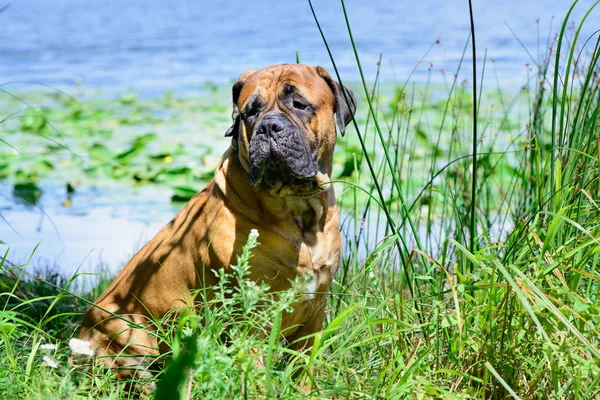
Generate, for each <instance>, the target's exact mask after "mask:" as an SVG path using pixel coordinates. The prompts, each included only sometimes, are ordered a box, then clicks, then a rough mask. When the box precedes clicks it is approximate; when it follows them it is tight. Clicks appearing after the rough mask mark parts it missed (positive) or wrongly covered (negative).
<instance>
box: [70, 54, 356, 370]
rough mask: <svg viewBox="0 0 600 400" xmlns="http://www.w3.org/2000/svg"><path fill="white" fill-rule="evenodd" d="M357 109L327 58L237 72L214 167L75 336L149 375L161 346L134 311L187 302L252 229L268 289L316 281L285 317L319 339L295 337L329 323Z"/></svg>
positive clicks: (258, 272)
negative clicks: (342, 140)
mask: <svg viewBox="0 0 600 400" xmlns="http://www.w3.org/2000/svg"><path fill="white" fill-rule="evenodd" d="M344 91H345V95H344ZM346 99H348V100H349V101H350V107H348V106H347V101H346ZM354 111H355V99H354V95H353V94H352V92H351V91H350V90H348V89H346V88H344V87H342V86H341V85H340V84H339V83H337V82H335V81H334V80H333V79H332V78H331V76H330V75H329V74H328V73H327V71H326V70H325V69H324V68H322V67H316V68H315V67H311V66H306V65H294V64H290V65H286V64H284V65H274V66H271V67H267V68H264V69H261V70H259V71H249V72H246V73H244V74H242V76H241V77H240V80H239V81H238V82H237V83H235V85H234V86H233V126H232V127H231V128H230V129H229V131H228V132H227V134H226V136H232V145H231V147H230V148H229V149H228V150H227V151H226V152H225V154H224V155H223V158H222V159H221V162H220V164H219V166H218V168H217V170H216V172H215V178H214V179H213V181H211V182H210V183H209V184H208V186H206V188H204V190H202V191H201V192H200V193H198V194H197V195H196V196H194V197H193V198H192V199H191V200H190V202H189V203H188V204H187V205H186V206H185V208H184V209H183V210H182V211H181V212H180V213H179V214H177V216H175V218H174V219H173V220H172V221H171V222H169V223H168V224H167V225H166V226H165V227H164V228H163V229H162V230H161V231H160V232H159V233H158V234H157V235H156V236H155V237H154V238H153V239H152V240H151V241H150V242H149V243H148V244H146V245H145V246H144V247H143V248H142V249H141V250H140V251H139V252H138V253H137V254H136V255H135V256H134V257H133V259H132V260H131V261H130V262H129V263H128V264H127V265H126V266H125V268H123V270H122V271H121V273H120V274H119V275H118V276H117V278H116V279H115V280H114V281H113V282H112V284H111V285H110V286H109V287H108V289H107V290H106V292H104V294H103V295H102V296H100V298H99V299H98V300H97V301H96V304H95V305H94V306H92V307H90V309H89V310H88V311H87V312H86V314H85V317H84V319H83V324H82V327H81V333H80V335H79V337H80V339H83V340H87V341H89V342H91V345H92V348H93V349H94V351H95V354H96V356H105V357H106V358H105V359H106V362H107V365H109V366H112V367H116V368H118V375H119V376H120V377H125V376H130V375H132V374H134V375H137V376H138V377H149V376H150V374H148V373H147V372H143V366H142V365H143V364H146V363H147V362H148V361H150V360H149V359H152V358H153V357H154V356H156V355H158V354H159V353H160V351H161V349H159V346H158V343H157V340H156V338H155V337H154V336H152V335H150V334H148V333H147V332H145V331H143V330H140V329H135V328H132V327H131V323H133V324H139V325H141V326H145V327H148V328H149V329H152V324H150V323H149V321H150V320H156V319H160V318H162V317H163V316H164V315H165V314H167V313H168V312H170V311H171V310H176V309H178V308H181V307H184V306H186V305H188V303H189V298H190V296H189V293H190V291H192V290H194V289H199V288H203V287H211V286H213V285H215V284H216V283H217V278H216V277H215V274H214V273H213V272H212V271H210V270H214V269H218V268H230V265H232V264H235V263H236V256H237V255H239V254H241V251H242V246H243V245H244V244H245V243H246V241H247V238H248V235H249V233H250V231H251V229H257V230H258V231H259V233H260V242H261V245H260V246H259V247H257V248H255V249H254V250H253V254H254V256H253V258H252V260H251V264H252V268H251V275H250V279H252V280H254V281H262V280H265V281H267V282H268V284H269V286H270V287H271V290H273V291H281V290H285V289H288V288H290V282H292V281H293V280H294V279H295V278H296V277H298V276H304V275H309V277H310V278H311V279H312V280H313V281H314V283H315V287H316V288H315V290H314V294H312V295H308V296H305V298H304V299H303V300H301V301H298V302H297V303H296V304H295V305H294V312H291V313H285V315H283V316H282V324H281V328H282V332H284V335H285V336H286V339H287V341H288V343H292V346H293V347H294V348H296V349H306V348H309V347H310V346H312V340H311V339H306V340H296V339H298V338H302V337H304V336H306V335H310V334H311V333H314V332H317V331H319V330H320V329H321V328H322V325H323V318H324V314H325V305H326V301H327V295H326V293H327V291H328V290H329V285H330V283H331V280H332V278H333V275H334V273H335V271H336V270H337V268H338V264H339V261H340V252H341V240H340V234H339V227H338V211H337V208H336V202H335V195H334V191H333V186H331V185H328V184H327V182H329V181H330V180H331V170H332V158H333V149H334V145H335V141H336V122H335V121H336V119H337V125H338V128H339V130H340V132H341V133H342V134H343V132H344V129H345V127H346V125H347V124H348V123H349V122H350V121H351V118H352V114H353V113H354ZM334 114H335V118H334ZM311 286H312V285H311ZM115 315H120V316H121V318H116V317H115ZM130 322H131V323H130ZM121 355H123V357H121ZM123 367H124V368H123Z"/></svg>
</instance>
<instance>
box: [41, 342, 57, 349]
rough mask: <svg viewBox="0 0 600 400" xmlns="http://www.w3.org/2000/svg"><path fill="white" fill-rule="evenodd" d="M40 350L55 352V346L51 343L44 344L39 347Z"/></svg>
mask: <svg viewBox="0 0 600 400" xmlns="http://www.w3.org/2000/svg"><path fill="white" fill-rule="evenodd" d="M40 349H42V350H56V345H55V344H53V343H44V344H43V345H41V346H40Z"/></svg>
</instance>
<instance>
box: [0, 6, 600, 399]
mask: <svg viewBox="0 0 600 400" xmlns="http://www.w3.org/2000/svg"><path fill="white" fill-rule="evenodd" d="M596 4H597V3H596ZM575 6H576V2H575V3H574V4H573V7H575ZM594 7H595V5H594ZM571 9H572V8H571ZM593 10H594V8H592V9H590V10H589V11H590V12H593ZM342 12H343V15H344V17H345V20H346V23H347V27H348V34H349V39H350V44H351V45H352V47H353V48H354V54H355V57H356V62H357V65H358V66H359V71H360V86H359V87H358V88H355V92H356V93H357V94H359V93H360V92H362V95H361V96H360V97H362V100H363V107H362V108H361V109H360V110H359V112H358V113H357V115H356V116H355V118H354V120H353V126H354V130H355V132H354V133H353V132H349V134H348V135H347V136H346V138H345V139H344V141H341V142H340V143H339V144H338V153H337V154H338V156H340V157H341V158H343V159H344V160H345V165H344V171H345V172H342V175H344V176H345V178H344V181H343V182H339V183H336V191H337V193H338V198H339V203H340V207H341V209H342V210H343V214H342V217H343V218H342V226H341V230H342V232H343V238H344V253H343V261H342V268H341V269H340V273H339V274H338V275H337V276H336V277H335V281H334V283H333V285H332V288H331V296H330V304H329V308H328V316H327V321H326V324H325V328H324V330H323V331H322V332H320V333H319V334H317V335H316V337H315V345H314V347H313V349H312V351H311V352H310V353H308V354H298V353H295V352H293V351H291V350H289V349H287V347H285V344H284V343H282V342H281V340H280V337H279V333H280V332H279V329H280V326H279V321H280V315H281V312H282V311H283V310H286V309H289V307H290V306H291V304H292V303H293V301H294V300H295V299H296V298H297V296H301V295H302V294H301V292H300V291H299V289H298V288H295V289H293V290H291V291H290V292H288V293H284V294H279V296H273V295H272V294H270V293H269V292H268V288H267V287H265V286H261V285H259V286H257V285H254V284H253V283H252V282H248V281H246V280H245V276H246V274H247V269H248V268H250V266H251V264H252V258H251V254H252V248H253V247H254V246H256V245H259V244H258V243H257V242H256V241H255V240H254V241H253V240H252V238H251V239H250V241H249V243H248V245H247V247H246V248H245V251H244V254H242V255H240V258H239V259H238V267H237V268H236V269H235V271H236V272H235V273H234V275H226V274H223V275H222V276H221V277H220V278H221V281H220V283H219V285H218V286H217V287H215V288H214V289H215V290H214V292H215V293H216V294H217V296H216V298H215V299H212V300H210V301H211V304H208V300H205V299H204V297H203V295H204V294H203V292H202V291H200V292H199V293H197V300H198V301H199V302H200V303H204V304H205V306H204V307H198V308H195V309H190V310H189V312H187V313H185V315H182V316H181V318H180V319H179V320H178V321H177V323H176V324H174V325H171V326H172V329H171V330H169V331H160V332H159V333H157V334H158V335H160V336H161V340H163V341H164V342H166V343H168V345H169V346H170V348H171V350H172V352H171V354H170V356H171V358H172V362H171V363H170V364H169V365H168V366H167V368H166V369H165V370H164V371H163V372H162V373H160V374H159V376H158V378H157V382H158V385H157V389H156V391H155V392H153V393H150V394H149V395H148V396H153V397H155V398H219V399H220V398H257V397H265V398H282V399H283V398H299V397H313V398H377V399H379V398H406V397H409V398H497V399H504V398H545V399H546V398H552V399H562V398H573V399H592V398H597V397H598V396H600V332H599V329H600V298H599V290H600V287H599V282H600V270H599V265H598V264H599V261H600V260H599V255H598V250H599V249H600V184H599V179H598V177H599V176H600V164H599V156H600V154H599V149H600V139H599V138H598V137H599V132H600V90H599V87H600V72H599V71H600V69H599V68H598V59H599V58H600V38H599V36H598V35H597V34H595V35H594V36H592V37H590V38H585V39H586V40H581V39H582V38H580V37H579V36H580V32H581V30H580V29H581V26H582V25H583V24H584V23H585V18H584V19H583V20H582V22H581V23H580V24H579V25H578V26H577V27H576V28H575V29H573V30H569V29H568V28H567V24H566V21H567V20H568V18H569V15H570V13H571V10H568V11H567V12H568V14H567V16H566V18H565V23H564V24H562V26H561V29H560V32H559V34H558V36H557V37H556V40H554V39H551V42H550V43H549V44H550V46H548V49H551V50H548V52H547V53H546V54H543V55H542V56H541V57H540V58H539V59H535V58H532V65H534V66H535V69H536V70H535V71H534V72H533V74H532V75H531V76H530V80H529V81H528V82H527V83H526V84H525V85H524V86H523V88H522V89H521V90H520V91H519V92H517V93H512V92H507V91H505V90H504V89H503V87H502V85H501V83H498V85H497V87H483V82H487V81H489V80H487V81H486V79H485V73H486V71H489V69H490V68H488V65H487V64H488V63H489V62H488V61H487V57H486V56H485V55H484V56H483V57H482V56H481V54H477V53H476V51H475V46H472V52H473V53H475V54H476V56H477V61H478V62H479V66H480V67H481V71H482V72H481V76H480V79H479V80H478V82H480V86H479V87H477V86H476V85H474V86H473V88H472V89H469V88H468V87H467V84H466V83H465V82H464V81H463V76H462V75H461V73H462V71H463V69H464V67H465V66H464V65H463V60H462V59H461V61H460V63H459V65H457V66H456V71H455V72H456V73H455V74H452V75H450V74H448V76H449V77H450V76H451V79H450V80H449V81H448V82H447V85H446V86H444V87H442V88H439V87H435V86H433V85H430V84H425V85H419V86H417V85H411V84H410V83H409V82H408V81H407V82H406V83H404V84H401V85H398V86H397V89H396V90H395V91H393V93H391V94H390V93H389V91H386V90H385V88H382V85H381V83H380V82H379V80H378V79H376V80H375V82H373V83H372V84H371V85H369V84H368V83H367V81H366V79H365V78H364V75H363V73H362V66H361V63H360V56H359V54H358V51H356V46H355V45H354V37H353V35H352V30H351V25H350V23H349V19H348V15H347V12H346V8H345V4H344V2H343V1H342ZM586 18H587V14H586ZM315 21H316V22H317V25H319V21H318V18H317V16H315ZM474 21H475V22H476V21H477V16H476V15H475V16H474ZM465 23H469V21H468V19H467V18H466V19H465ZM322 34H323V33H322ZM472 37H475V36H474V35H473V36H472ZM323 39H324V42H325V43H326V44H327V38H326V37H325V36H324V35H323ZM465 39H467V38H465ZM469 44H471V43H470V42H469V41H467V42H466V43H465V47H464V50H463V58H464V57H465V56H466V54H468V48H469ZM328 51H329V54H330V55H331V59H332V62H333V64H334V65H335V55H334V54H332V53H331V51H330V49H329V47H328ZM492 69H493V68H492ZM335 72H336V75H337V78H338V79H339V80H340V81H341V77H340V76H339V74H337V69H336V71H335ZM430 73H431V74H432V73H433V72H430ZM471 79H472V78H471ZM471 83H473V84H474V83H475V81H474V79H473V80H472V81H471ZM440 93H441V94H440ZM475 95H477V96H478V98H477V100H476V101H474V99H475V98H476V97H475ZM440 99H441V100H440ZM474 110H476V111H474ZM475 123H478V126H479V127H478V128H477V135H475V134H474V133H475V129H474V124H475ZM353 134H354V135H355V136H354V138H355V139H352V135H353ZM475 154H476V155H477V162H476V163H475V162H474V160H475V159H474V157H473V156H474V155H475ZM346 167H347V168H346ZM473 221H474V222H475V224H474V225H473ZM0 266H1V267H2V269H3V272H4V273H3V275H2V276H3V277H5V278H3V279H2V280H1V281H0V283H1V284H2V288H3V289H2V297H1V298H0V300H1V301H2V302H1V303H0V304H2V306H3V308H2V310H1V312H0V335H1V336H0V360H2V361H0V363H1V369H0V396H2V397H4V398H42V397H44V398H48V397H52V398H54V397H56V398H58V397H60V398H65V397H68V398H98V397H103V398H119V397H122V396H125V395H126V385H125V383H117V382H115V381H114V378H113V377H112V376H111V375H110V374H106V373H98V372H99V371H101V370H102V369H103V367H101V366H98V365H95V364H93V363H92V364H77V363H75V364H73V365H71V364H69V362H68V361H67V359H68V357H69V355H70V350H69V349H68V347H67V346H66V342H67V341H68V339H69V338H70V337H71V336H72V335H74V334H75V332H76V325H77V321H78V318H79V317H80V312H81V311H83V310H84V308H85V304H86V303H87V302H89V301H90V300H91V299H93V297H94V295H81V294H79V295H74V294H72V293H71V292H70V291H69V282H57V281H55V282H49V283H43V282H41V281H39V280H35V279H32V278H30V279H23V277H24V275H22V274H23V272H18V271H22V269H15V268H14V267H10V268H9V266H8V264H7V263H6V261H3V262H2V264H0ZM9 269H10V270H11V271H15V272H14V273H13V274H12V275H11V274H9V273H8V270H9ZM232 279H235V280H236V281H239V282H243V284H241V285H238V287H239V288H238V289H237V290H232V289H227V288H228V287H229V286H228V285H227V283H228V282H230V281H231V280H232ZM244 282H245V283H244ZM40 293H42V295H41V296H40ZM49 342H51V343H57V344H58V345H59V347H58V349H57V350H43V349H41V344H42V343H49ZM44 352H46V353H48V352H51V354H49V353H48V354H46V353H44ZM44 354H45V355H46V356H49V357H52V358H53V359H54V360H55V361H57V363H58V368H52V367H48V366H44V365H43V364H42V361H41V357H42V355H44ZM89 372H95V373H92V374H89Z"/></svg>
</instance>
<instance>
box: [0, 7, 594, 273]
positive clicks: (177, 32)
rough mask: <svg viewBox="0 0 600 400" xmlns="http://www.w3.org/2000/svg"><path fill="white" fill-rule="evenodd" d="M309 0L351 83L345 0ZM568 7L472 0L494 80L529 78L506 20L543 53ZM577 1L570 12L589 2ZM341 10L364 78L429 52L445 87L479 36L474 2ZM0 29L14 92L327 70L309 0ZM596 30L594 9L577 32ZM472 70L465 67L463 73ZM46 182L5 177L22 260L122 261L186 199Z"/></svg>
mask: <svg viewBox="0 0 600 400" xmlns="http://www.w3.org/2000/svg"><path fill="white" fill-rule="evenodd" d="M314 3H315V9H316V13H317V16H318V18H319V19H320V22H321V24H322V26H323V29H324V31H325V35H326V38H327V39H328V41H329V44H330V46H331V48H332V51H333V55H334V57H335V59H336V63H337V65H338V67H339V68H340V71H341V74H342V78H343V79H344V80H345V81H346V82H358V81H359V80H360V76H359V75H358V72H357V68H356V62H355V60H354V54H353V50H352V47H351V45H350V41H349V39H348V33H347V30H346V26H345V24H344V17H343V13H342V9H341V5H340V3H339V2H337V1H318V0H317V1H315V2H314ZM569 3H570V2H569V1H566V0H544V1H542V0H538V1H533V0H531V1H517V0H505V1H502V2H496V1H489V0H474V14H475V19H476V37H477V46H478V57H479V59H480V60H481V59H482V58H483V54H484V51H485V50H487V57H488V61H489V60H492V59H493V60H494V63H493V64H488V67H487V71H486V74H487V75H486V82H490V83H491V85H492V86H495V85H496V84H497V83H496V82H497V81H496V79H497V80H498V82H500V84H501V85H502V86H505V87H507V88H509V87H512V88H518V87H519V86H520V85H521V84H523V83H524V81H525V79H526V77H527V68H526V66H525V64H526V63H531V59H530V56H529V55H528V54H527V52H526V51H525V50H524V49H523V47H522V45H521V44H520V43H519V41H518V40H517V39H516V38H515V37H514V35H513V33H512V32H511V30H510V29H509V28H508V26H510V28H512V30H513V31H514V32H515V34H516V35H518V37H519V39H520V41H521V42H522V43H523V45H524V46H525V47H526V48H527V49H528V50H529V52H530V53H531V54H532V56H533V57H534V58H536V59H539V57H540V54H543V53H545V51H546V47H547V41H548V37H551V35H552V33H551V32H556V30H557V29H558V28H559V25H560V22H561V19H562V17H563V16H564V15H565V14H566V11H567V9H568V6H569ZM580 3H581V4H580V6H579V7H578V8H577V9H576V12H575V13H574V14H573V16H572V18H571V19H572V20H576V21H579V20H581V18H582V16H583V14H584V12H585V11H586V6H590V5H591V4H592V3H593V2H592V1H582V2H580ZM346 6H347V9H348V16H349V19H350V23H351V25H352V29H353V34H354V36H355V38H356V44H357V50H358V53H359V55H360V57H361V60H362V64H363V69H364V71H365V74H366V77H367V79H368V80H370V81H371V80H372V79H373V78H374V77H375V74H376V72H377V65H376V63H377V61H378V59H379V56H380V54H383V57H382V65H381V67H382V71H381V77H382V79H383V80H384V81H385V82H388V83H394V82H404V81H405V80H406V79H407V78H408V76H409V74H410V73H411V71H412V70H413V69H414V68H415V66H417V64H418V63H419V60H421V58H423V57H424V58H423V63H422V64H421V65H420V66H419V67H418V68H417V70H416V72H415V74H414V75H413V78H412V80H413V81H415V82H424V81H425V80H427V79H428V78H429V77H430V78H431V80H432V81H434V82H443V81H444V74H443V73H442V71H445V73H446V78H448V79H451V76H452V74H453V73H454V71H455V70H456V68H457V65H458V62H459V60H460V58H461V55H462V52H463V49H464V47H465V44H466V43H467V39H468V36H469V32H470V26H469V18H468V17H469V14H468V2H467V0H447V1H440V0H421V1H418V2H415V1H408V0H405V1H376V0H375V1H359V0H348V1H347V2H346ZM553 17H556V18H553ZM536 21H539V22H536ZM507 25H508V26H507ZM0 27H1V29H0V83H4V85H3V86H2V88H3V89H5V90H21V91H25V92H27V91H29V92H31V91H37V90H46V89H44V88H42V87H40V86H39V85H37V84H36V83H40V84H43V85H51V86H54V87H59V88H61V89H63V90H65V91H66V92H67V93H70V94H74V95H75V96H77V94H81V93H85V92H86V91H94V90H100V91H101V92H102V93H104V94H105V95H106V93H108V96H107V97H108V98H110V96H111V95H110V94H111V93H114V94H115V96H117V95H119V94H120V93H123V92H127V91H130V90H133V91H135V92H136V93H139V94H141V95H142V96H150V97H151V96H155V95H159V94H162V93H163V92H164V91H165V90H167V89H172V90H173V91H174V92H175V93H176V94H178V95H181V94H184V95H192V96H193V95H194V93H197V90H198V89H199V88H201V87H203V85H205V84H206V83H207V82H212V83H216V84H219V85H221V84H225V85H229V84H230V83H231V81H232V80H234V79H235V78H236V77H237V76H238V75H239V74H240V73H241V72H243V71H245V70H248V69H256V68H260V67H262V66H265V65H269V64H274V63H282V62H295V57H296V51H299V52H300V57H301V60H302V62H305V63H309V64H315V65H317V64H318V65H323V66H325V67H327V68H331V63H330V61H329V57H328V55H327V52H326V49H325V47H324V45H323V42H322V40H321V37H320V35H319V32H318V30H317V28H316V26H315V23H314V20H313V18H312V15H311V13H310V8H309V6H308V3H307V2H305V1H287V2H282V1H266V0H258V1H253V2H248V1H242V0H229V1H226V2H225V1H202V2H200V1H175V0H171V1H169V0H144V1H140V0H131V1H122V0H103V1H82V0H62V1H57V0H16V1H13V2H12V3H10V6H9V7H8V8H7V9H6V10H5V11H4V12H3V13H1V14H0ZM597 27H600V13H599V12H598V11H595V12H594V13H593V14H592V15H591V16H590V18H589V21H588V23H587V27H586V28H584V30H583V31H582V37H583V38H587V36H588V35H589V34H591V33H592V31H593V30H594V29H595V28H597ZM438 39H439V44H435V43H436V41H437V40H438ZM432 45H433V48H432V49H431V51H430V52H429V53H427V51H428V49H429V48H430V47H431V46H432ZM468 50H469V51H470V48H469V49H468ZM426 53H427V54H426ZM469 60H470V57H469V54H467V57H465V61H466V62H468V61H469ZM469 68H470V66H469V64H468V63H465V65H464V66H463V72H462V74H463V76H465V77H468V76H469V75H468V74H469ZM429 74H431V76H429ZM0 117H4V116H0ZM0 127H1V125H0ZM0 134H1V132H0ZM0 145H1V144H0ZM223 145H225V146H226V145H227V143H226V142H223V143H220V144H219V146H220V147H223ZM217 147H218V146H217ZM220 151H221V150H219V152H220ZM40 185H41V186H42V187H43V188H44V192H45V194H44V197H43V198H42V199H41V201H40V204H39V205H40V207H31V206H26V205H24V204H19V203H18V202H15V199H14V198H13V197H12V195H11V192H12V186H11V185H10V184H7V183H6V182H2V181H0V214H1V215H2V216H3V218H6V220H7V221H9V222H10V225H9V224H7V223H4V221H0V240H3V241H5V242H7V243H9V244H10V246H11V254H12V259H13V260H14V261H24V260H26V259H27V257H28V256H29V255H30V254H31V251H32V250H33V248H34V247H35V246H36V245H37V244H38V243H39V247H38V249H37V251H36V256H35V260H36V261H35V264H37V265H59V266H60V268H61V269H63V270H64V271H65V273H67V274H68V273H71V272H73V271H75V270H76V269H77V268H78V267H80V266H81V270H93V269H95V268H97V267H98V266H99V265H103V266H104V267H105V268H107V269H109V270H113V271H114V270H118V269H119V268H120V267H121V266H122V265H123V262H124V261H127V259H128V258H129V257H130V256H131V255H132V254H133V253H134V252H135V251H136V249H138V248H139V247H140V245H142V244H143V243H144V242H145V241H147V240H148V239H150V238H151V237H152V236H153V235H154V234H155V233H156V232H157V231H158V230H159V229H160V227H162V226H163V225H164V224H165V223H166V222H168V221H169V220H170V219H171V218H172V216H173V215H174V214H175V213H176V212H177V210H178V209H179V208H180V207H181V206H180V205H173V204H171V203H170V201H169V199H170V195H171V192H165V191H161V190H160V189H157V188H153V187H150V186H149V187H145V188H144V187H136V188H133V187H110V186H109V187H106V186H100V187H87V188H86V187H83V188H80V189H78V192H77V194H76V199H75V200H74V201H73V206H72V207H69V208H65V207H63V202H64V200H65V193H64V186H61V185H64V184H63V183H61V184H60V185H54V184H53V183H52V182H46V183H44V182H42V183H40ZM6 248H7V246H2V245H0V251H4V250H5V249H6Z"/></svg>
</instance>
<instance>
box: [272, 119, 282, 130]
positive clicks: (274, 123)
mask: <svg viewBox="0 0 600 400" xmlns="http://www.w3.org/2000/svg"><path fill="white" fill-rule="evenodd" d="M271 130H272V131H273V132H281V131H282V130H283V123H281V122H279V121H272V122H271Z"/></svg>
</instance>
